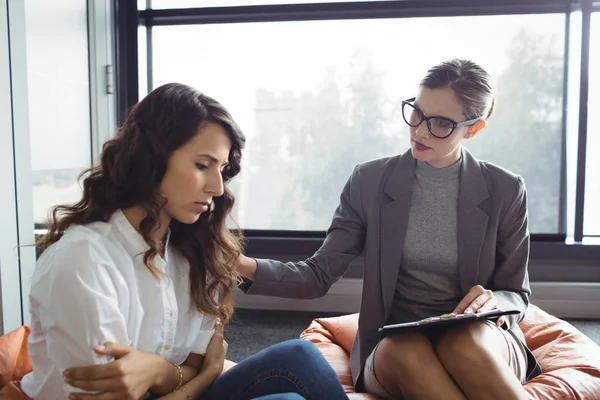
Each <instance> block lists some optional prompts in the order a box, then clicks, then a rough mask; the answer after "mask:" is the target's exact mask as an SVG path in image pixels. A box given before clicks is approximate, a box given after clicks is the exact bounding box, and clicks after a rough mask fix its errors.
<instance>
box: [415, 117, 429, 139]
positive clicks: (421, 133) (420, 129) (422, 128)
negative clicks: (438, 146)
mask: <svg viewBox="0 0 600 400" xmlns="http://www.w3.org/2000/svg"><path fill="white" fill-rule="evenodd" d="M415 134H416V136H418V137H421V138H429V137H430V136H431V132H429V128H428V127H427V122H426V121H425V120H423V121H421V123H420V124H419V126H417V127H416V128H415Z"/></svg>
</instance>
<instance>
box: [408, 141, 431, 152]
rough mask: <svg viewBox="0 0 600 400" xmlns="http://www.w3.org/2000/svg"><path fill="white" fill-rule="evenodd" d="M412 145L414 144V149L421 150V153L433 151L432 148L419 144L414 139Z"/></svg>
mask: <svg viewBox="0 0 600 400" xmlns="http://www.w3.org/2000/svg"><path fill="white" fill-rule="evenodd" d="M412 143H413V146H414V148H415V149H417V150H419V151H427V150H431V147H429V146H425V145H424V144H423V143H419V142H417V141H416V140H414V139H413V141H412Z"/></svg>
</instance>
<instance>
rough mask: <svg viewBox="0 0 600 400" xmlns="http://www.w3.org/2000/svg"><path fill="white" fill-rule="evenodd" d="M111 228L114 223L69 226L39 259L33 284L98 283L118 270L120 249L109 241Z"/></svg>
mask: <svg viewBox="0 0 600 400" xmlns="http://www.w3.org/2000/svg"><path fill="white" fill-rule="evenodd" d="M110 229H111V227H110V224H108V223H104V222H95V223H92V224H89V225H85V226H84V225H75V226H71V227H69V228H68V229H67V230H66V231H65V233H64V235H63V236H62V237H61V238H60V239H59V240H58V241H57V242H56V243H54V244H52V245H51V246H49V247H48V248H47V249H46V250H45V251H44V252H43V253H42V255H41V256H40V258H39V259H38V262H37V265H36V269H35V272H34V276H33V281H34V282H33V283H34V284H35V282H36V281H44V282H62V283H63V285H68V284H81V283H84V282H94V281H96V280H97V279H98V278H99V276H100V275H105V274H106V273H107V272H112V271H111V270H116V266H115V262H114V259H113V257H114V254H115V250H116V249H115V245H114V243H113V242H112V241H111V240H110V239H109V238H108V233H109V231H110ZM63 285H61V286H63Z"/></svg>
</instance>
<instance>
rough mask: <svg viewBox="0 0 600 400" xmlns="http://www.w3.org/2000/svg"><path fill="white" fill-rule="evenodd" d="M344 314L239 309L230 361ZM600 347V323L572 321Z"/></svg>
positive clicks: (230, 333)
mask: <svg viewBox="0 0 600 400" xmlns="http://www.w3.org/2000/svg"><path fill="white" fill-rule="evenodd" d="M337 315H340V314H335V313H313V312H297V311H267V310H250V309H239V308H238V309H237V310H236V312H235V314H234V316H233V318H232V319H231V321H230V323H229V324H228V325H227V326H226V328H225V340H227V342H228V343H229V350H228V352H227V359H229V360H232V361H236V362H239V361H241V360H243V359H244V358H246V357H248V356H250V355H252V354H254V353H257V352H258V351H260V350H262V349H264V348H266V347H268V346H271V345H273V344H276V343H279V342H283V341H285V340H289V339H296V338H298V336H299V335H300V333H301V332H302V331H303V330H304V329H306V328H307V327H308V325H310V323H311V321H312V320H313V319H314V318H320V317H331V316H337ZM568 321H569V322H570V323H571V324H573V325H574V326H575V327H577V329H579V330H580V331H582V332H583V333H584V334H586V335H587V336H588V337H590V338H591V339H592V340H594V341H595V342H596V343H597V344H598V345H600V320H598V321H596V320H594V321H592V320H568Z"/></svg>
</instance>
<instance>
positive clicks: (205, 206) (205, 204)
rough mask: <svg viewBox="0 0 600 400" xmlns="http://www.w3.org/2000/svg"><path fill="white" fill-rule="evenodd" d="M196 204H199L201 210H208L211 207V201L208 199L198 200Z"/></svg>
mask: <svg viewBox="0 0 600 400" xmlns="http://www.w3.org/2000/svg"><path fill="white" fill-rule="evenodd" d="M194 204H195V205H196V206H198V209H199V211H200V212H206V211H208V209H209V207H210V202H208V201H196V202H195V203H194Z"/></svg>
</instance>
